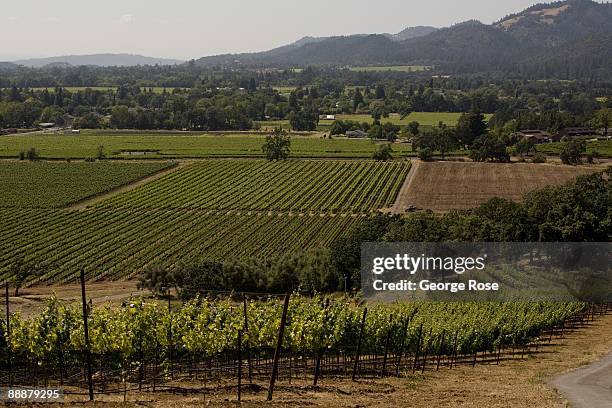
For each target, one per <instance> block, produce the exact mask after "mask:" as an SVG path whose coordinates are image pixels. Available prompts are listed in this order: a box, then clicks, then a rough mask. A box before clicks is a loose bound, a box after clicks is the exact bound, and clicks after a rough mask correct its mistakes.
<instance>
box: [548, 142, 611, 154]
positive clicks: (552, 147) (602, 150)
mask: <svg viewBox="0 0 612 408" xmlns="http://www.w3.org/2000/svg"><path fill="white" fill-rule="evenodd" d="M536 149H537V150H538V151H539V152H542V153H545V154H552V155H558V154H559V153H561V143H546V144H540V145H536ZM593 152H597V153H599V156H600V157H606V158H609V157H612V140H597V141H588V142H587V153H593Z"/></svg>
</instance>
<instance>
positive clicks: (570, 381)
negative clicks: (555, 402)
mask: <svg viewBox="0 0 612 408" xmlns="http://www.w3.org/2000/svg"><path fill="white" fill-rule="evenodd" d="M550 384H551V385H552V386H553V387H554V388H556V389H557V391H559V392H560V393H561V394H563V396H564V397H565V398H567V399H568V401H569V402H570V403H571V406H572V407H573V408H587V407H588V408H612V353H610V354H608V355H607V356H606V357H604V358H603V359H602V360H600V361H598V362H596V363H594V364H591V365H589V366H586V367H583V368H580V369H578V370H575V371H572V372H570V373H568V374H565V375H562V376H561V377H557V378H556V379H554V380H553V381H552V382H551V383H550Z"/></svg>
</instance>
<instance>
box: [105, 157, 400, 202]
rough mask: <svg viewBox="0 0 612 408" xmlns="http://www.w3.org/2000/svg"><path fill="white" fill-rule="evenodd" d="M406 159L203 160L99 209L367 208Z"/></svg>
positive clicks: (391, 192)
mask: <svg viewBox="0 0 612 408" xmlns="http://www.w3.org/2000/svg"><path fill="white" fill-rule="evenodd" d="M409 169H410V162H406V161H402V162H397V161H396V162H385V163H381V162H374V161H346V160H344V161H331V160H325V161H324V160H295V161H287V162H276V163H270V162H268V161H265V160H206V161H200V162H197V163H193V164H191V165H189V166H186V167H183V168H181V169H179V170H177V171H174V172H172V173H170V174H168V175H166V176H164V177H162V178H160V179H157V180H155V181H152V182H151V183H148V184H146V185H143V186H140V187H139V188H137V189H135V190H132V191H129V192H127V193H124V194H120V195H116V196H114V197H111V198H109V199H107V200H106V201H103V202H101V203H99V204H98V205H97V206H96V207H97V208H106V209H111V208H128V209H130V208H131V209H133V208H148V209H150V208H163V209H171V208H174V209H205V210H215V211H229V210H240V211H293V212H305V213H308V212H310V211H316V212H333V213H338V212H350V213H368V212H371V211H374V210H377V209H379V208H384V207H389V206H391V205H392V204H393V203H394V202H395V197H396V196H397V193H398V192H399V189H400V187H401V186H402V184H403V182H404V179H405V178H406V175H407V174H408V170H409Z"/></svg>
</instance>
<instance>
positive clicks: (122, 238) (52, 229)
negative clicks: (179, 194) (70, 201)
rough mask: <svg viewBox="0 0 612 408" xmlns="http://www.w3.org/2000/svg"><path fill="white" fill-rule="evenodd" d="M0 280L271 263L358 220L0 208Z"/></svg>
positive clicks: (322, 242) (324, 242) (324, 243)
mask: <svg viewBox="0 0 612 408" xmlns="http://www.w3.org/2000/svg"><path fill="white" fill-rule="evenodd" d="M0 219H2V221H3V222H2V223H1V224H0V234H1V235H2V237H3V239H2V242H0V280H3V279H6V278H10V273H11V272H10V271H11V265H12V264H13V262H15V260H16V259H23V260H24V261H25V262H27V263H29V264H37V265H39V266H40V267H41V269H42V270H43V271H44V273H43V274H42V275H41V276H39V277H38V278H37V279H36V281H35V282H41V283H46V284H51V283H65V282H70V281H74V280H76V279H77V277H78V273H79V271H80V270H81V269H84V270H85V272H86V275H87V278H88V279H111V280H112V279H120V278H124V277H129V276H134V275H136V274H138V273H140V272H141V271H142V269H143V268H144V267H145V266H147V265H150V264H158V265H163V266H167V267H172V266H173V265H175V264H177V263H179V262H187V263H188V262H195V261H198V260H200V259H203V258H206V259H220V260H224V259H235V258H244V257H256V258H261V259H269V258H274V257H278V256H281V255H284V254H290V253H294V252H298V251H300V250H303V249H305V248H317V247H319V248H324V247H328V246H329V245H330V243H331V242H333V241H334V240H335V239H337V238H338V237H340V236H342V235H343V234H345V233H346V231H347V230H349V229H350V228H351V226H352V225H354V224H355V223H358V222H359V220H360V218H359V217H351V216H347V217H342V216H336V217H329V216H326V217H321V216H318V215H317V216H308V215H306V216H287V215H283V216H278V215H267V214H252V215H248V214H242V215H238V214H233V215H219V214H208V213H207V212H203V211H174V210H168V211H163V210H161V211H144V210H113V211H110V210H85V211H64V210H42V209H0Z"/></svg>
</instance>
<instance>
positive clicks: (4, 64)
mask: <svg viewBox="0 0 612 408" xmlns="http://www.w3.org/2000/svg"><path fill="white" fill-rule="evenodd" d="M17 66H18V65H17V64H13V63H12V62H3V61H0V69H15V68H17Z"/></svg>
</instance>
